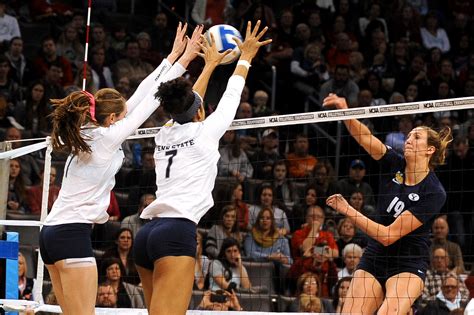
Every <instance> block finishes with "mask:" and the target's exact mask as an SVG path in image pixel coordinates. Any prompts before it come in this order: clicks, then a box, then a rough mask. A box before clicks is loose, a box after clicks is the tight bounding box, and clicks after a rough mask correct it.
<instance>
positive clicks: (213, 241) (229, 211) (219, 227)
mask: <svg viewBox="0 0 474 315" xmlns="http://www.w3.org/2000/svg"><path fill="white" fill-rule="evenodd" d="M226 238H233V239H235V240H236V241H237V242H238V244H239V248H241V247H242V245H243V237H242V234H241V233H240V230H239V225H238V223H237V210H236V209H235V207H234V206H232V205H228V206H225V207H224V208H222V211H221V214H220V216H219V221H218V222H217V224H214V225H213V226H212V227H211V229H210V230H209V231H208V232H207V241H206V254H207V256H208V257H209V258H212V259H215V258H217V257H218V255H219V253H220V250H221V248H222V244H223V242H224V239H226Z"/></svg>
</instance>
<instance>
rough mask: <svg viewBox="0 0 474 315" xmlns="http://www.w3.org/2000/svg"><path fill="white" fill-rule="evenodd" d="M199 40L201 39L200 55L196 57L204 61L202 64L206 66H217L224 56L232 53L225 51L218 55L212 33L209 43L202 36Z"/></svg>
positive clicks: (230, 50) (229, 50) (228, 50)
mask: <svg viewBox="0 0 474 315" xmlns="http://www.w3.org/2000/svg"><path fill="white" fill-rule="evenodd" d="M201 38H202V43H201V44H200V46H201V50H202V53H198V55H199V56H200V57H202V58H203V59H204V62H205V63H206V65H214V66H217V65H219V64H220V62H221V61H222V59H224V57H225V56H227V55H228V54H230V53H231V52H232V49H227V50H226V51H223V52H222V53H220V52H219V50H218V49H217V47H216V41H215V39H214V34H212V33H211V38H210V41H208V40H207V39H206V38H204V36H203V35H201Z"/></svg>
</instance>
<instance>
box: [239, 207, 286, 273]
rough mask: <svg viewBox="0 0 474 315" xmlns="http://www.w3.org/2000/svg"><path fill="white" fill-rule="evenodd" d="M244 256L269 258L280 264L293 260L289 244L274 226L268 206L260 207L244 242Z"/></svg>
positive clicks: (257, 258) (273, 219)
mask: <svg viewBox="0 0 474 315" xmlns="http://www.w3.org/2000/svg"><path fill="white" fill-rule="evenodd" d="M244 248H245V253H246V256H247V257H249V258H252V259H255V260H269V261H274V262H276V263H281V264H287V265H288V264H290V265H291V263H292V262H293V259H292V258H291V254H290V244H289V243H288V240H287V239H286V238H284V237H282V236H281V235H280V234H279V233H278V230H277V228H276V226H275V218H274V217H273V212H272V210H271V209H270V208H262V210H260V212H259V213H258V215H257V221H256V222H255V224H254V226H253V227H252V230H251V231H250V233H248V234H247V237H246V238H245V242H244Z"/></svg>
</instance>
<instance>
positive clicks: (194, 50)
mask: <svg viewBox="0 0 474 315" xmlns="http://www.w3.org/2000/svg"><path fill="white" fill-rule="evenodd" d="M203 28H204V26H202V25H198V26H196V28H195V29H194V31H193V35H191V38H188V43H187V45H186V49H185V50H184V53H183V56H182V57H181V58H182V59H186V61H188V62H190V61H191V60H193V59H194V58H196V57H197V55H198V53H199V51H200V50H201V46H200V45H201V41H202V38H201V34H202V30H203Z"/></svg>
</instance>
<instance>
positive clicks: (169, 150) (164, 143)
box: [140, 75, 245, 224]
mask: <svg viewBox="0 0 474 315" xmlns="http://www.w3.org/2000/svg"><path fill="white" fill-rule="evenodd" d="M244 84H245V80H244V78H243V77H242V76H239V75H234V76H232V77H231V78H230V79H229V83H228V84H227V88H226V91H225V92H224V95H223V96H222V98H221V100H220V101H219V105H218V106H217V109H216V111H215V112H214V113H212V114H211V115H210V116H209V117H207V118H206V119H205V120H204V121H203V122H190V123H186V124H183V125H181V124H179V123H177V122H172V121H170V122H168V123H167V124H166V125H165V127H163V128H162V129H161V130H160V132H159V133H158V134H157V135H156V137H155V145H156V146H155V165H156V168H155V169H156V186H157V188H158V190H157V192H156V200H155V201H153V202H152V203H151V204H150V205H149V206H148V207H146V208H145V209H144V210H143V212H142V214H141V216H140V217H141V218H143V219H151V218H154V217H160V218H162V217H171V218H186V219H189V220H191V221H193V222H195V223H196V224H197V223H198V222H199V220H200V219H201V218H202V216H203V215H204V214H205V213H206V212H207V210H209V208H211V207H212V206H213V204H214V201H213V200H212V195H211V192H212V189H213V188H214V182H215V180H216V176H217V162H218V161H219V157H220V155H219V150H218V149H219V139H220V138H221V137H222V136H223V135H224V133H225V131H226V130H227V128H229V126H230V124H231V123H232V120H233V119H234V116H235V113H236V111H237V107H238V106H239V102H240V95H241V93H242V89H243V87H244Z"/></svg>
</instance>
